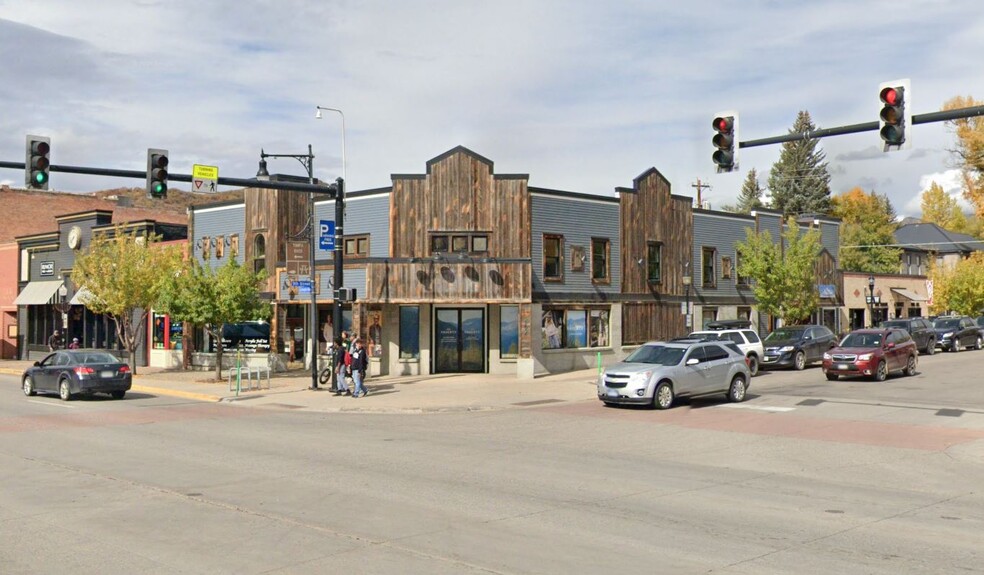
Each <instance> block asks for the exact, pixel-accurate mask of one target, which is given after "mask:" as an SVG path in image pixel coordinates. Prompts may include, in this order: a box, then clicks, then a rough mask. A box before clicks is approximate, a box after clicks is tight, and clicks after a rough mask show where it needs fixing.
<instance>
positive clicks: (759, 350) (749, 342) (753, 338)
mask: <svg viewBox="0 0 984 575" xmlns="http://www.w3.org/2000/svg"><path fill="white" fill-rule="evenodd" d="M745 323H746V324H747V323H748V322H745ZM713 325H714V324H713V323H711V324H708V327H712V326H713ZM934 335H935V332H934ZM688 337H697V338H703V339H717V340H721V341H730V342H732V343H734V344H735V345H737V346H738V348H739V349H741V351H742V352H743V353H744V354H745V357H747V358H748V371H749V372H751V374H752V377H755V376H756V375H758V371H759V365H760V364H761V362H762V356H763V355H765V347H764V346H763V345H762V339H761V338H760V337H759V336H758V334H757V333H755V330H753V329H747V328H746V329H708V330H703V331H695V332H693V333H691V334H690V335H689V336H688Z"/></svg>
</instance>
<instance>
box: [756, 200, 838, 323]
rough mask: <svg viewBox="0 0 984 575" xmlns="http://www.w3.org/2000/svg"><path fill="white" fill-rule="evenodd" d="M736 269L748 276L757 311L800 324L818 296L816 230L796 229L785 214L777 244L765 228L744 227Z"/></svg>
mask: <svg viewBox="0 0 984 575" xmlns="http://www.w3.org/2000/svg"><path fill="white" fill-rule="evenodd" d="M737 248H738V254H739V260H738V272H739V273H740V274H741V275H743V276H745V277H748V278H750V279H751V280H753V281H752V290H753V293H754V294H755V298H756V299H757V300H758V306H759V311H760V312H763V313H767V314H770V315H774V316H776V317H779V318H781V319H782V321H783V323H785V324H802V323H805V322H806V321H807V320H808V319H809V318H810V314H811V313H813V312H814V311H815V310H816V309H817V305H818V304H819V302H820V296H819V294H818V293H817V287H816V283H817V282H816V272H815V269H814V263H815V261H816V258H817V256H818V255H820V249H821V245H820V231H819V230H817V229H813V228H812V227H811V228H808V229H806V230H805V231H802V232H801V230H800V227H799V226H798V225H797V224H796V220H795V219H794V218H792V217H791V218H789V221H788V222H787V224H786V228H785V229H784V230H783V232H782V237H781V244H780V243H779V242H776V241H775V240H773V238H772V234H770V233H769V231H768V230H765V231H762V232H755V231H754V230H752V229H751V228H748V229H746V230H745V241H744V242H739V243H738V244H737Z"/></svg>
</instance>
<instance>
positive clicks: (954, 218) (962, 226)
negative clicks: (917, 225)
mask: <svg viewBox="0 0 984 575" xmlns="http://www.w3.org/2000/svg"><path fill="white" fill-rule="evenodd" d="M922 221H924V222H927V223H933V224H936V225H938V226H940V227H941V228H943V229H945V230H950V231H953V232H959V233H963V234H965V233H968V232H969V231H970V226H969V224H968V222H967V216H965V215H964V213H963V211H962V210H961V209H960V204H958V203H957V200H956V198H954V197H952V196H950V194H947V193H946V192H945V191H943V186H941V185H939V184H937V183H936V182H935V181H934V182H933V183H932V184H930V186H929V189H928V190H926V191H925V192H923V193H922Z"/></svg>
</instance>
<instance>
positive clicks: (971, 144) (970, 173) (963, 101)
mask: <svg viewBox="0 0 984 575" xmlns="http://www.w3.org/2000/svg"><path fill="white" fill-rule="evenodd" d="M982 105H984V102H980V101H977V100H975V99H974V98H973V97H972V96H966V97H964V96H957V97H955V98H951V99H950V100H948V101H947V102H946V103H945V104H943V110H957V109H960V108H971V107H976V106H982ZM946 124H947V127H948V128H949V129H950V130H951V131H952V132H953V133H954V135H955V136H956V144H955V146H954V147H953V148H951V149H950V152H951V153H952V154H953V155H954V156H955V157H956V158H957V163H958V167H959V168H960V171H961V175H962V177H963V188H964V189H963V195H964V198H966V199H967V201H968V202H970V203H971V205H973V206H974V214H975V215H976V216H977V219H978V220H984V117H982V116H974V117H971V118H959V119H957V120H948V121H947V123H946Z"/></svg>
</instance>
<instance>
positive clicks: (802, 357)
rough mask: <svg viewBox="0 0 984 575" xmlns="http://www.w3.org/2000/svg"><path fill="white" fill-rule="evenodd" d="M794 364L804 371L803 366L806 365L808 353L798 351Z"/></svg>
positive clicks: (798, 369)
mask: <svg viewBox="0 0 984 575" xmlns="http://www.w3.org/2000/svg"><path fill="white" fill-rule="evenodd" d="M793 366H794V367H795V368H796V370H797V371H803V368H805V367H806V354H805V353H803V352H802V351H797V352H796V357H795V358H793Z"/></svg>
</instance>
